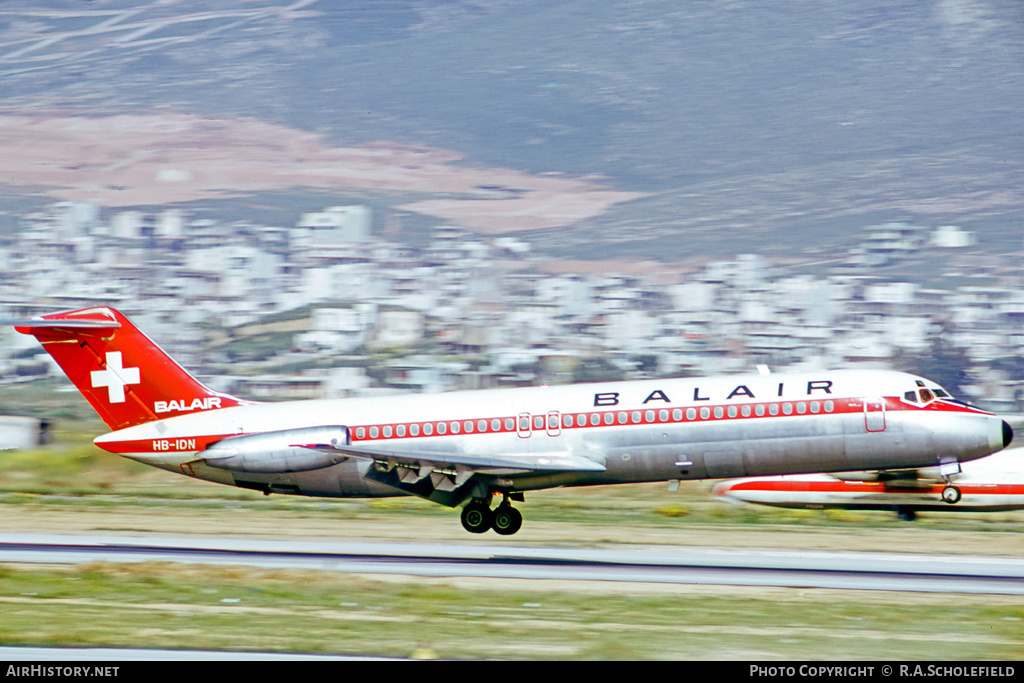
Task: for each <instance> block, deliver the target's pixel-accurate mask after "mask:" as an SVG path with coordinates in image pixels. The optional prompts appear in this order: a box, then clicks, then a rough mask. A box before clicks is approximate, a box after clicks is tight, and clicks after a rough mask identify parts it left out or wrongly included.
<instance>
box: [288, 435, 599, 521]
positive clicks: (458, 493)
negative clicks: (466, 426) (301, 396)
mask: <svg viewBox="0 0 1024 683" xmlns="http://www.w3.org/2000/svg"><path fill="white" fill-rule="evenodd" d="M303 447H304V448H310V449H314V450H318V451H321V452H328V453H333V454H336V455H344V456H347V457H350V458H357V459H360V460H368V461H371V462H372V463H373V464H372V466H371V467H370V468H369V469H368V470H367V472H366V474H365V476H366V477H367V478H369V479H373V480H375V481H378V482H380V483H382V484H386V485H388V486H392V487H394V488H397V489H400V490H402V491H405V492H406V493H410V494H412V495H415V496H419V497H421V498H426V499H427V500H431V501H434V502H435V503H441V504H442V505H448V506H450V507H455V506H456V505H459V504H460V503H462V502H463V501H465V500H466V499H467V498H470V497H477V498H483V497H485V496H486V495H487V492H488V490H489V484H491V483H492V482H493V481H494V480H495V479H497V478H499V477H506V476H513V475H519V476H522V475H531V474H534V475H558V474H585V473H594V472H604V471H605V467H604V465H601V464H600V463H597V462H594V461H593V460H591V459H589V458H585V457H582V456H579V455H573V454H571V453H567V452H552V453H531V454H525V455H516V456H514V457H513V456H492V455H473V454H462V453H429V452H412V451H401V450H388V449H376V448H372V447H362V446H351V445H343V444H337V445H336V444H323V443H318V444H303Z"/></svg>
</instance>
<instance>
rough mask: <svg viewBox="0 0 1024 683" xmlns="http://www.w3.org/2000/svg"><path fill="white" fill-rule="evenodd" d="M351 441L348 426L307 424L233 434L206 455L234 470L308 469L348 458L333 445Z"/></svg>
mask: <svg viewBox="0 0 1024 683" xmlns="http://www.w3.org/2000/svg"><path fill="white" fill-rule="evenodd" d="M347 443H348V429H347V428H346V427H341V426H328V427H305V428H303V429H284V430H281V431H278V432H264V433H262V434H248V435H245V436H229V437H228V438H226V439H223V440H221V441H218V442H217V443H215V444H213V445H211V446H210V447H209V448H207V449H206V450H205V451H203V453H202V456H203V458H204V459H205V460H206V464H207V465H209V466H210V467H217V468H219V469H223V470H230V471H232V472H259V473H263V474H282V473H286V472H307V471H309V470H319V469H322V468H324V467H330V466H331V465H337V464H338V463H339V462H342V461H344V460H347V459H348V458H347V456H345V455H342V454H341V453H332V452H331V448H332V447H334V446H344V445H346V444H347Z"/></svg>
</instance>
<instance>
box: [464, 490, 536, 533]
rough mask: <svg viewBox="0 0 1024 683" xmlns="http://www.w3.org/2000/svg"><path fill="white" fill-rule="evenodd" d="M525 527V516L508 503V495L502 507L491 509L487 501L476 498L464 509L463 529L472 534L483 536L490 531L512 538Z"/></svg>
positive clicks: (504, 498)
mask: <svg viewBox="0 0 1024 683" xmlns="http://www.w3.org/2000/svg"><path fill="white" fill-rule="evenodd" d="M521 526H523V515H522V513H521V512H519V510H516V509H515V508H514V507H512V505H511V504H510V503H509V502H508V495H507V494H506V495H505V496H504V497H503V498H502V500H501V505H499V506H498V507H496V508H495V509H493V510H492V509H491V508H490V507H489V506H488V505H487V501H486V500H482V499H480V498H474V499H473V500H472V501H470V502H469V504H467V505H466V507H464V508H462V527H463V528H464V529H465V530H466V531H468V532H470V533H472V534H482V533H484V532H486V531H488V530H490V529H494V531H495V532H497V533H499V534H501V535H502V536H511V535H512V534H514V533H515V532H517V531H519V527H521Z"/></svg>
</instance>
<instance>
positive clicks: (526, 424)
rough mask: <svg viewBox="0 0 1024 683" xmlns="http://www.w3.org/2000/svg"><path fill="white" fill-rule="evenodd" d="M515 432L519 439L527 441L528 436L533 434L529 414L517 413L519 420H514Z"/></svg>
mask: <svg viewBox="0 0 1024 683" xmlns="http://www.w3.org/2000/svg"><path fill="white" fill-rule="evenodd" d="M516 427H517V429H516V431H517V432H518V433H519V438H520V439H529V438H530V435H531V434H533V423H532V421H531V420H530V414H529V413H519V419H518V420H516Z"/></svg>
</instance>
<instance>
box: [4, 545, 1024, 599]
mask: <svg viewBox="0 0 1024 683" xmlns="http://www.w3.org/2000/svg"><path fill="white" fill-rule="evenodd" d="M147 561H149V562H153V561H160V562H183V563H195V564H221V565H224V564H230V565H247V566H254V567H263V568H287V567H295V568H304V569H317V570H324V571H336V572H350V573H358V574H398V575H410V576H428V577H483V578H493V579H537V580H543V579H548V580H568V581H611V582H616V581H618V582H642V583H664V584H702V585H729V586H778V587H790V588H834V589H835V588H838V589H849V590H876V591H912V592H929V593H965V594H994V595H1024V559H1014V558H996V557H984V556H965V555H957V556H942V555H916V554H905V553H869V552H807V551H802V552H786V551H776V550H761V551H752V550H749V549H742V550H732V549H728V548H707V547H679V546H676V547H672V548H666V547H656V548H652V547H635V548H628V547H622V546H619V547H616V548H538V547H528V546H511V545H510V546H503V545H486V544H469V543H467V544H465V545H454V544H452V545H440V544H417V543H354V542H322V541H316V542H304V541H280V540H251V539H246V540H236V539H224V538H196V537H173V536H144V537H129V536H98V535H88V536H70V535H37V534H0V563H14V564H32V565H46V564H74V563H81V562H147Z"/></svg>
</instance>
